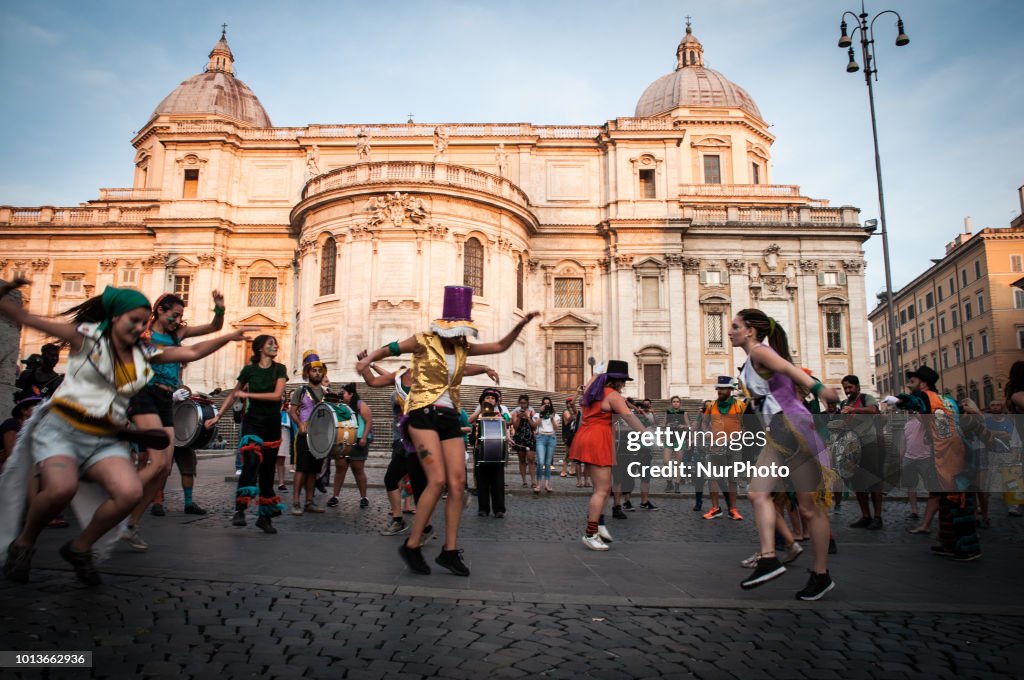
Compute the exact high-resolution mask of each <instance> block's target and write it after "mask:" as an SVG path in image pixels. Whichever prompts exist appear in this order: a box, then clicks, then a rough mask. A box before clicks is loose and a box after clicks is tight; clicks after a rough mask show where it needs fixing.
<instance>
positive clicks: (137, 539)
mask: <svg viewBox="0 0 1024 680" xmlns="http://www.w3.org/2000/svg"><path fill="white" fill-rule="evenodd" d="M121 540H122V541H124V542H125V543H127V544H128V545H130V546H131V547H133V548H135V549H136V550H149V543H146V542H145V541H143V540H142V536H139V529H138V527H136V528H134V529H129V528H128V527H125V528H124V532H123V533H122V534H121Z"/></svg>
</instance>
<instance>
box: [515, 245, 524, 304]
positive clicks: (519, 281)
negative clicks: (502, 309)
mask: <svg viewBox="0 0 1024 680" xmlns="http://www.w3.org/2000/svg"><path fill="white" fill-rule="evenodd" d="M524 276H525V274H524V272H523V258H521V257H520V258H519V264H517V265H516V307H518V308H519V309H523V307H525V301H524V300H523V278H524Z"/></svg>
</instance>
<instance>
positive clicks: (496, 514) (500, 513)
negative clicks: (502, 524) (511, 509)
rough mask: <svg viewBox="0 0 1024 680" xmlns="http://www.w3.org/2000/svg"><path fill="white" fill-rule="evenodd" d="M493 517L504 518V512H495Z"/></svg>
mask: <svg viewBox="0 0 1024 680" xmlns="http://www.w3.org/2000/svg"><path fill="white" fill-rule="evenodd" d="M494 519H505V513H503V512H496V513H494Z"/></svg>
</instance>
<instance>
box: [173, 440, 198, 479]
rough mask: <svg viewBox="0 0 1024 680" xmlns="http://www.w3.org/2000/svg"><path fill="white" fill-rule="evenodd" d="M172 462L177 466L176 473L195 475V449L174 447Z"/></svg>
mask: <svg viewBox="0 0 1024 680" xmlns="http://www.w3.org/2000/svg"><path fill="white" fill-rule="evenodd" d="M174 463H175V465H177V466H178V474H181V475H191V476H193V477H195V475H196V450H195V449H183V448H181V447H180V446H175V447H174Z"/></svg>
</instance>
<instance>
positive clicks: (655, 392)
mask: <svg viewBox="0 0 1024 680" xmlns="http://www.w3.org/2000/svg"><path fill="white" fill-rule="evenodd" d="M661 398H662V397H661V364H644V399H661Z"/></svg>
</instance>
